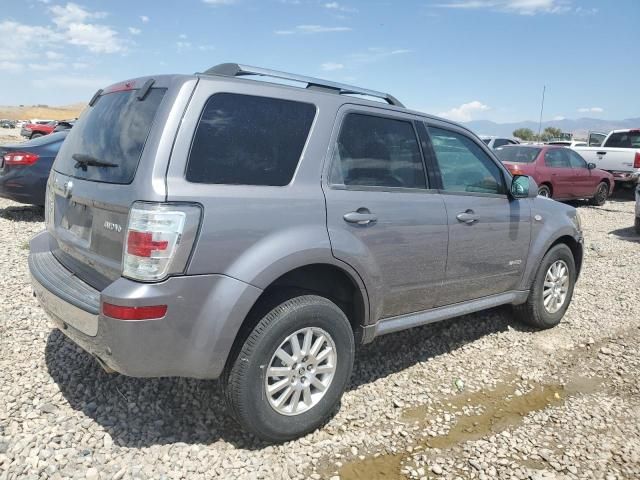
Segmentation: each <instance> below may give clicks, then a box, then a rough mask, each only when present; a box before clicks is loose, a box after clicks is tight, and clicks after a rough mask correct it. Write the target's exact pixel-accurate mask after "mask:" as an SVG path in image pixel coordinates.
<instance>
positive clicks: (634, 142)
mask: <svg viewBox="0 0 640 480" xmlns="http://www.w3.org/2000/svg"><path fill="white" fill-rule="evenodd" d="M605 147H613V148H640V130H636V131H631V132H618V133H612V134H611V136H610V137H609V139H608V140H607V143H606V144H605Z"/></svg>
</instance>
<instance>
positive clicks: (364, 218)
mask: <svg viewBox="0 0 640 480" xmlns="http://www.w3.org/2000/svg"><path fill="white" fill-rule="evenodd" d="M342 218H344V221H345V222H348V223H357V224H358V225H369V224H370V223H373V222H375V221H376V220H378V217H377V216H375V215H374V214H373V213H371V212H370V211H369V210H368V209H366V208H359V209H358V210H356V211H355V212H349V213H345V214H344V215H343V217H342Z"/></svg>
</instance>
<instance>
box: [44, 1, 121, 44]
mask: <svg viewBox="0 0 640 480" xmlns="http://www.w3.org/2000/svg"><path fill="white" fill-rule="evenodd" d="M49 11H50V12H51V14H52V16H53V18H52V20H53V23H55V24H56V25H57V26H58V28H59V30H60V31H62V32H63V34H64V36H65V39H66V41H67V42H68V43H70V44H71V45H79V46H83V47H86V48H87V49H88V50H89V51H91V52H94V53H118V52H123V51H125V50H126V47H125V45H124V44H123V42H122V40H120V38H118V32H116V31H115V30H113V29H112V28H111V27H109V26H107V25H98V24H95V23H87V20H91V19H99V18H104V17H105V16H106V15H107V14H106V13H105V12H90V11H89V10H87V9H85V8H83V7H81V6H80V5H77V4H75V3H71V2H70V3H67V4H66V5H65V6H64V7H63V6H61V5H54V6H53V7H50V8H49Z"/></svg>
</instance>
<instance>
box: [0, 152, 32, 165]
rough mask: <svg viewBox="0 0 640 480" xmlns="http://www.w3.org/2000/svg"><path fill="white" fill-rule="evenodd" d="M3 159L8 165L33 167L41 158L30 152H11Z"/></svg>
mask: <svg viewBox="0 0 640 480" xmlns="http://www.w3.org/2000/svg"><path fill="white" fill-rule="evenodd" d="M3 158H4V163H5V164H6V165H33V164H34V163H36V162H37V161H38V159H39V158H40V156H39V155H36V154H35V153H29V152H10V153H5V155H4V157H3Z"/></svg>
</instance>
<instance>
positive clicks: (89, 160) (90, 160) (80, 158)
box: [71, 153, 118, 172]
mask: <svg viewBox="0 0 640 480" xmlns="http://www.w3.org/2000/svg"><path fill="white" fill-rule="evenodd" d="M71 158H73V159H74V160H75V161H76V164H75V165H74V168H82V170H84V171H85V172H86V171H87V166H89V167H117V166H118V164H117V163H111V162H103V161H102V160H99V159H97V158H95V157H92V156H91V155H85V154H84V153H74V154H73V155H71Z"/></svg>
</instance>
